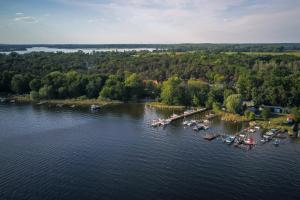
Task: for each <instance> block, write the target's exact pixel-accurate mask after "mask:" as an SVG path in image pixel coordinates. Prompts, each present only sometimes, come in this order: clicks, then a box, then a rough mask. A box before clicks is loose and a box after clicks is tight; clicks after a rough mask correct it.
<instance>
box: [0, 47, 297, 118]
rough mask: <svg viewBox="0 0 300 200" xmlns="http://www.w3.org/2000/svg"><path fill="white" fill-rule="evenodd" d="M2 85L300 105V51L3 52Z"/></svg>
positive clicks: (57, 92) (119, 96)
mask: <svg viewBox="0 0 300 200" xmlns="http://www.w3.org/2000/svg"><path fill="white" fill-rule="evenodd" d="M156 80H157V82H156ZM157 83H158V84H157ZM0 91H1V92H2V93H10V94H28V93H30V94H31V97H32V98H33V99H65V98H77V97H80V98H98V97H100V98H103V99H113V100H122V101H128V100H137V99H142V98H153V99H155V98H156V99H158V100H160V101H162V102H163V103H166V104H170V105H192V106H199V105H201V106H208V107H213V106H214V105H215V106H216V105H218V106H221V105H226V107H228V108H229V107H230V106H231V107H233V108H231V109H233V111H235V112H239V108H240V106H238V107H235V105H237V104H239V102H240V101H250V100H252V101H253V102H254V104H255V105H261V104H266V105H280V106H288V107H294V106H300V57H296V56H292V55H273V56H272V55H263V56H259V55H251V54H250V55H249V54H248V55H247V54H244V53H226V52H223V53H222V52H218V51H193V52H171V51H168V52H148V51H142V52H136V51H131V52H94V53H92V54H85V53H83V52H80V51H79V52H77V53H62V52H61V53H44V52H39V53H28V54H23V55H20V54H17V53H11V54H8V55H5V54H0ZM229 97H230V98H229ZM234 101H236V102H237V103H236V104H232V103H230V102H234Z"/></svg>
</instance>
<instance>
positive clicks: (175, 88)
mask: <svg viewBox="0 0 300 200" xmlns="http://www.w3.org/2000/svg"><path fill="white" fill-rule="evenodd" d="M182 83H183V82H182V80H181V79H180V78H178V77H171V78H169V79H168V80H167V81H164V82H163V84H162V89H161V95H160V98H161V100H162V102H163V103H165V104H168V105H181V104H183V103H184V102H185V100H184V94H185V89H186V88H184V86H183V85H182Z"/></svg>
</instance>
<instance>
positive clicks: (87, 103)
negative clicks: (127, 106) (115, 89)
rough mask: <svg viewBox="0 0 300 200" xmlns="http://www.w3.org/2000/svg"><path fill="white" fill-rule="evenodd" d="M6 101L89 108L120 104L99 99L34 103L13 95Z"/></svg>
mask: <svg viewBox="0 0 300 200" xmlns="http://www.w3.org/2000/svg"><path fill="white" fill-rule="evenodd" d="M8 99H9V100H10V101H11V100H14V101H15V102H19V103H35V104H48V105H57V106H91V105H93V104H95V105H99V106H106V105H117V104H122V103H123V102H121V101H109V100H100V99H80V98H75V99H47V100H39V101H34V100H31V99H30V96H29V95H15V96H10V97H8Z"/></svg>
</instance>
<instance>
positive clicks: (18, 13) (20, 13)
mask: <svg viewBox="0 0 300 200" xmlns="http://www.w3.org/2000/svg"><path fill="white" fill-rule="evenodd" d="M16 15H24V13H22V12H17V13H16Z"/></svg>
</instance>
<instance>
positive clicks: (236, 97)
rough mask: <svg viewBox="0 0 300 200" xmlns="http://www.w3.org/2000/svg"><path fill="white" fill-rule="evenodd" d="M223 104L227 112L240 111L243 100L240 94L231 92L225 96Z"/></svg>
mask: <svg viewBox="0 0 300 200" xmlns="http://www.w3.org/2000/svg"><path fill="white" fill-rule="evenodd" d="M225 106H226V109H227V111H228V112H232V113H240V112H241V110H242V106H243V102H242V96H241V95H240V94H232V95H230V96H228V97H227V99H226V101H225Z"/></svg>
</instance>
